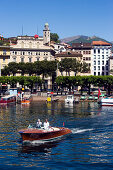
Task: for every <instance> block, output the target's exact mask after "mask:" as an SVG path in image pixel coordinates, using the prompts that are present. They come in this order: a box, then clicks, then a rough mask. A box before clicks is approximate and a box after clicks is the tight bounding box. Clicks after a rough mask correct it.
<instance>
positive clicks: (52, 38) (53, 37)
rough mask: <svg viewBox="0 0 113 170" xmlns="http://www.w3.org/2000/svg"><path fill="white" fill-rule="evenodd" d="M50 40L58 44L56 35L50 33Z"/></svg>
mask: <svg viewBox="0 0 113 170" xmlns="http://www.w3.org/2000/svg"><path fill="white" fill-rule="evenodd" d="M50 40H51V41H54V42H56V43H59V42H60V41H59V36H58V34H56V33H50Z"/></svg>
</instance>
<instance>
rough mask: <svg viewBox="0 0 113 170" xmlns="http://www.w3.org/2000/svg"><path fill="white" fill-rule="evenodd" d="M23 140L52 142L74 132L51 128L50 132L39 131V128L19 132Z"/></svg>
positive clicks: (61, 128)
mask: <svg viewBox="0 0 113 170" xmlns="http://www.w3.org/2000/svg"><path fill="white" fill-rule="evenodd" d="M18 132H19V133H20V135H21V137H22V139H23V141H34V140H39V141H41V140H44V141H48V140H52V139H55V138H58V137H60V136H63V135H66V134H69V133H72V131H71V130H70V129H68V128H65V127H51V128H49V129H48V130H45V129H42V128H40V129H37V128H27V129H22V130H19V131H18Z"/></svg>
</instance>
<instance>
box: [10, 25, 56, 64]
mask: <svg viewBox="0 0 113 170" xmlns="http://www.w3.org/2000/svg"><path fill="white" fill-rule="evenodd" d="M48 27H49V25H47V23H46V25H45V30H44V37H39V36H38V35H34V36H18V37H17V43H16V44H12V43H11V44H10V47H11V49H10V51H11V52H10V62H17V63H19V62H35V61H42V60H48V61H50V60H54V54H55V52H54V50H53V48H52V47H50V46H49V45H45V44H49V42H50V36H49V35H50V31H49V30H48ZM45 35H48V36H45Z"/></svg>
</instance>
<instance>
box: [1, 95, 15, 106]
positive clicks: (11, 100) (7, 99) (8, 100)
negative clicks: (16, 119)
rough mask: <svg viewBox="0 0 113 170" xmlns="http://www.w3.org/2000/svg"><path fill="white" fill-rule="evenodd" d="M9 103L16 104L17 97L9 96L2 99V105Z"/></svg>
mask: <svg viewBox="0 0 113 170" xmlns="http://www.w3.org/2000/svg"><path fill="white" fill-rule="evenodd" d="M9 103H16V96H15V95H7V96H4V97H1V99H0V104H9Z"/></svg>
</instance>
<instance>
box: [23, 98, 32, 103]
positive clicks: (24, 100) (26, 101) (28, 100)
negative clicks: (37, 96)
mask: <svg viewBox="0 0 113 170" xmlns="http://www.w3.org/2000/svg"><path fill="white" fill-rule="evenodd" d="M30 102H31V100H30V98H23V99H22V101H21V104H30Z"/></svg>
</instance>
